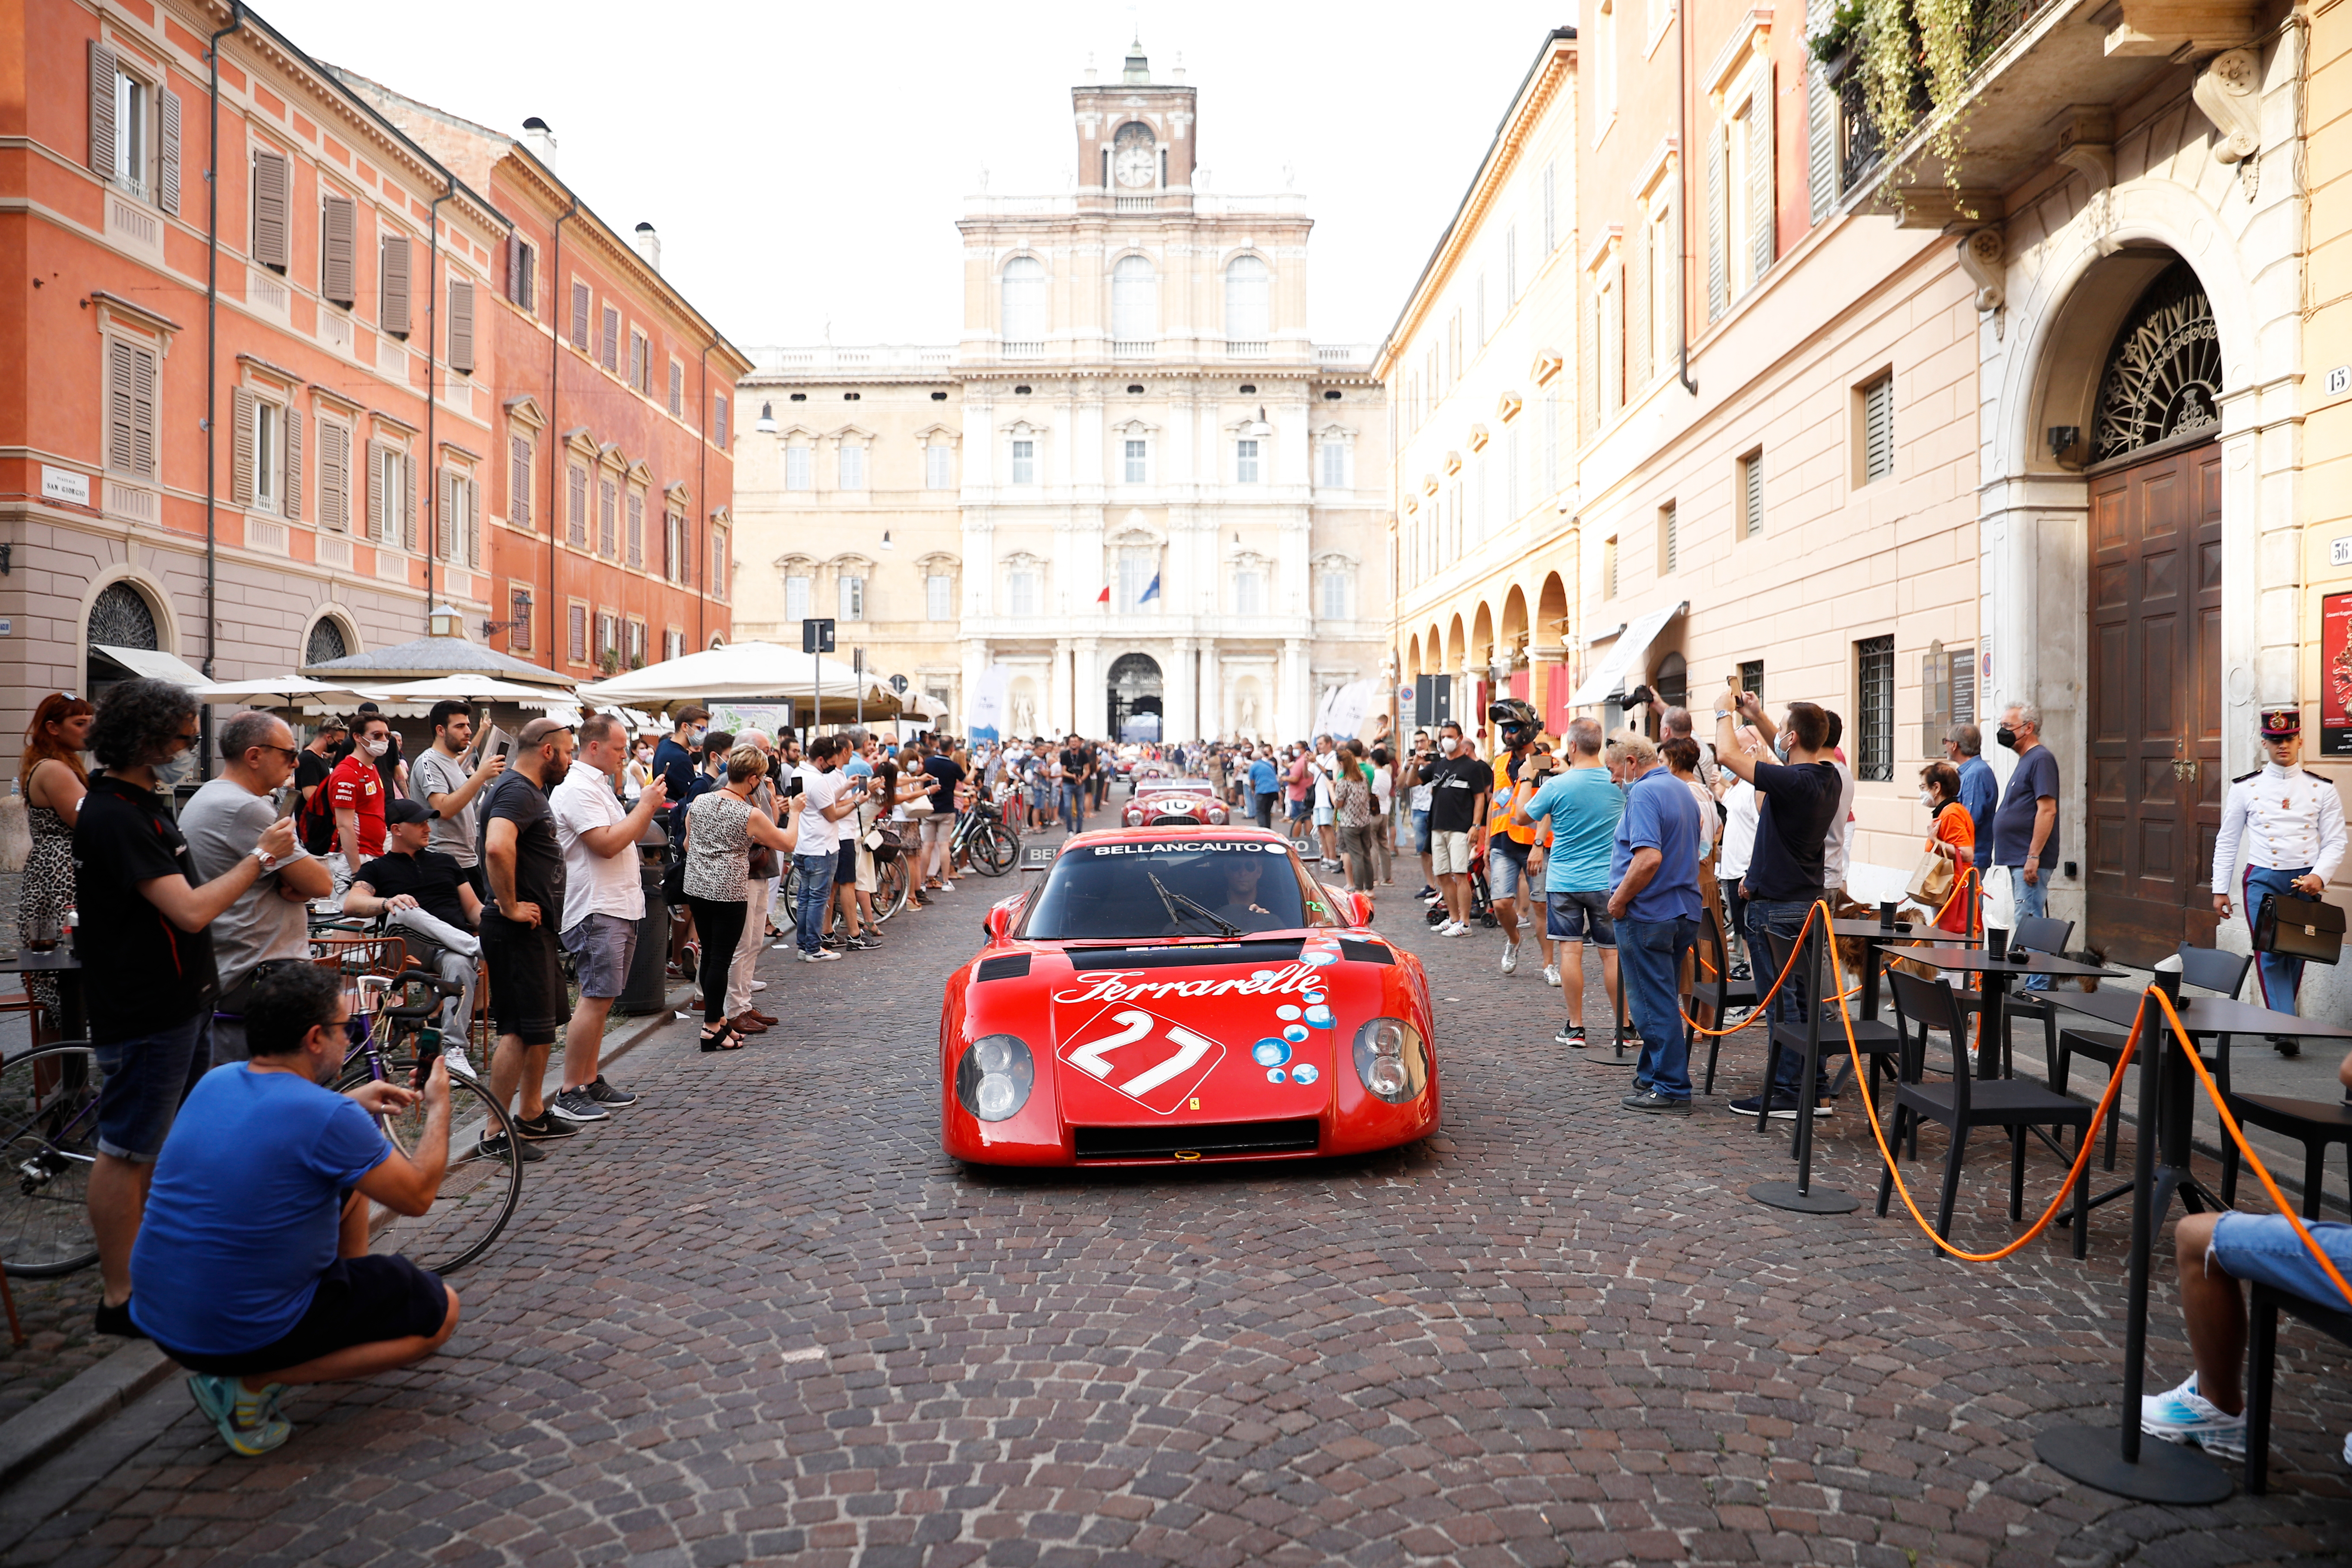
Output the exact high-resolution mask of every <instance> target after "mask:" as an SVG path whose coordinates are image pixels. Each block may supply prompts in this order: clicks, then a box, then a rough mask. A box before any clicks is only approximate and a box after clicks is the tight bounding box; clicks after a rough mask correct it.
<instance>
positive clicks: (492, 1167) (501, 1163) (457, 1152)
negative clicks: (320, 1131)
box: [335, 1057, 522, 1274]
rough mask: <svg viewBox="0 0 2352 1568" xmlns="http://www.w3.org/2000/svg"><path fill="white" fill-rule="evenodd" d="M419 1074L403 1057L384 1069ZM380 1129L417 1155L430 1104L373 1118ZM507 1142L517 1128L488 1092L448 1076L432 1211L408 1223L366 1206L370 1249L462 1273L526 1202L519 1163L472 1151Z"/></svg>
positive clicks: (345, 1082) (403, 1076)
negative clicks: (442, 1152) (443, 1165)
mask: <svg viewBox="0 0 2352 1568" xmlns="http://www.w3.org/2000/svg"><path fill="white" fill-rule="evenodd" d="M415 1069H416V1061H415V1058H412V1057H401V1058H397V1059H394V1060H388V1061H386V1062H385V1063H384V1064H383V1070H384V1076H385V1077H387V1078H388V1079H391V1080H392V1081H393V1082H394V1083H397V1084H403V1085H404V1084H406V1083H407V1082H408V1081H409V1077H410V1075H411V1074H412V1073H414V1072H415ZM368 1079H369V1074H368V1070H367V1068H366V1066H365V1065H364V1064H362V1066H361V1067H360V1068H358V1069H357V1070H356V1071H353V1072H349V1073H346V1074H344V1075H343V1079H342V1081H341V1082H340V1083H338V1084H336V1085H335V1088H336V1089H337V1090H338V1091H348V1090H351V1089H356V1088H358V1087H359V1086H360V1085H362V1084H363V1083H366V1082H367V1081H368ZM376 1125H377V1126H379V1127H381V1128H383V1135H384V1137H385V1138H386V1140H388V1141H389V1142H391V1144H392V1146H393V1147H394V1148H395V1149H397V1150H399V1151H400V1152H402V1153H404V1154H409V1155H412V1156H413V1155H414V1152H415V1149H416V1146H417V1144H418V1143H419V1142H422V1141H423V1139H424V1136H425V1102H424V1101H423V1100H418V1101H417V1102H416V1103H415V1104H414V1105H411V1106H410V1107H409V1108H408V1109H407V1110H400V1111H394V1112H393V1113H392V1114H390V1115H386V1116H380V1117H378V1118H376ZM488 1137H504V1138H506V1139H508V1140H509V1143H508V1147H509V1148H511V1147H513V1142H512V1140H513V1138H514V1126H513V1123H512V1121H510V1120H509V1117H508V1116H507V1113H506V1111H505V1110H503V1109H501V1108H500V1107H499V1103H498V1101H496V1100H492V1099H491V1098H490V1094H489V1091H488V1089H484V1088H483V1087H482V1086H481V1085H479V1084H478V1083H476V1082H474V1081H473V1080H472V1079H466V1078H460V1077H459V1076H457V1074H456V1073H452V1074H450V1075H449V1168H448V1171H447V1173H446V1174H445V1175H443V1176H442V1178H441V1189H440V1191H439V1192H438V1193H437V1194H436V1195H435V1197H434V1199H433V1206H432V1207H431V1208H430V1209H427V1210H426V1211H425V1213H424V1214H422V1215H417V1216H415V1218H410V1217H409V1216H407V1215H395V1214H394V1213H393V1212H392V1211H391V1210H390V1209H387V1208H385V1207H383V1205H378V1204H371V1205H369V1207H368V1237H369V1242H368V1248H369V1250H370V1251H372V1252H396V1253H398V1254H400V1255H401V1256H402V1257H404V1258H408V1259H409V1260H410V1261H412V1262H414V1263H415V1264H416V1265H417V1266H418V1267H419V1268H430V1269H431V1270H433V1271H434V1272H435V1273H436V1274H446V1273H448V1272H449V1271H450V1270H451V1269H453V1268H464V1267H465V1266H466V1265H467V1264H468V1263H471V1262H473V1261H474V1260H475V1259H476V1258H479V1257H481V1256H482V1254H483V1253H485V1252H488V1250H489V1249H490V1244H491V1243H492V1242H494V1241H496V1240H498V1238H499V1232H500V1231H503V1230H504V1229H506V1227H507V1221H509V1219H512V1218H513V1217H514V1212H515V1205H517V1204H519V1203H520V1202H521V1201H522V1163H521V1162H520V1161H519V1160H495V1159H492V1158H490V1157H489V1156H488V1155H485V1154H479V1153H477V1152H475V1149H476V1146H477V1145H478V1143H479V1142H480V1141H481V1140H482V1139H484V1138H488Z"/></svg>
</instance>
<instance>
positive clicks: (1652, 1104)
mask: <svg viewBox="0 0 2352 1568" xmlns="http://www.w3.org/2000/svg"><path fill="white" fill-rule="evenodd" d="M1617 1103H1618V1104H1620V1105H1622V1106H1623V1107H1624V1108H1625V1109H1626V1110H1689V1109H1690V1101H1689V1100H1668V1099H1667V1098H1666V1097H1665V1096H1664V1095H1663V1094H1660V1093H1658V1092H1657V1091H1656V1090H1654V1089H1635V1090H1634V1091H1633V1093H1631V1094H1629V1095H1627V1096H1626V1097H1625V1098H1624V1099H1622V1100H1619V1101H1618V1102H1617Z"/></svg>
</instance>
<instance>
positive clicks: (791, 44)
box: [261, 0, 1575, 348]
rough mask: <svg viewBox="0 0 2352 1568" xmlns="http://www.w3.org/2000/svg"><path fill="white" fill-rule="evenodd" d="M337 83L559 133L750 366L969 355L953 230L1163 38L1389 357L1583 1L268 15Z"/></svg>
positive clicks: (1031, 170) (1039, 161)
mask: <svg viewBox="0 0 2352 1568" xmlns="http://www.w3.org/2000/svg"><path fill="white" fill-rule="evenodd" d="M262 7H263V8H262V13H261V14H262V15H263V16H266V17H268V20H269V21H270V22H271V23H272V24H273V25H274V26H277V27H278V28H279V29H280V30H281V31H283V32H284V33H285V34H286V35H287V37H290V38H291V39H293V40H294V42H295V43H296V44H297V45H299V47H302V48H303V49H305V50H306V51H308V52H309V53H310V55H311V57H312V58H317V59H321V60H325V61H328V62H330V63H332V64H335V65H339V66H343V67H347V68H350V69H352V70H356V71H358V72H360V73H361V74H362V75H364V76H370V77H373V78H375V79H377V80H379V81H383V82H384V83H386V84H387V85H389V86H390V87H392V88H393V89H394V90H395V91H399V92H402V93H404V94H406V95H408V96H410V97H412V98H416V99H421V100H424V101H425V102H427V103H431V104H434V105H436V106H437V107H439V108H442V109H446V110H449V111H450V112H452V113H455V114H459V115H462V116H464V117H466V118H467V119H470V120H474V121H478V122H480V123H482V124H485V125H489V126H494V127H496V128H498V129H500V130H504V131H509V132H520V129H521V126H522V121H524V120H525V119H526V118H527V117H529V116H530V115H534V114H535V115H538V116H539V117H540V118H541V119H543V120H545V121H547V122H548V124H549V125H550V126H551V128H552V129H553V131H554V132H555V136H556V139H557V141H558V142H559V143H560V145H561V152H560V153H559V154H558V164H559V171H560V173H562V175H563V177H564V179H565V181H566V182H567V183H568V184H571V185H572V187H573V188H574V189H576V190H578V191H579V192H580V194H581V195H582V196H583V198H584V199H585V200H586V201H587V202H588V203H589V204H590V205H593V207H594V208H595V209H596V211H597V212H598V214H599V215H600V216H603V217H604V220H605V221H606V222H608V223H610V224H611V225H613V226H614V227H615V228H617V229H619V230H621V231H622V232H623V233H626V232H628V231H629V230H631V229H633V228H635V226H636V225H637V224H639V223H641V222H649V223H651V224H653V225H654V226H655V227H656V228H657V229H659V230H660V232H661V237H662V263H663V269H664V270H665V271H666V272H667V274H668V276H669V277H670V279H672V280H673V281H674V282H676V283H677V286H678V287H679V288H680V289H682V290H683V291H684V292H685V293H686V295H687V297H688V299H690V300H693V301H694V303H695V305H696V306H697V307H698V309H700V310H702V311H703V312H704V314H705V315H707V316H709V319H710V320H711V321H713V322H715V323H716V324H717V325H718V326H719V330H720V331H724V332H726V333H727V334H728V335H729V336H730V338H732V339H733V340H734V341H735V342H737V343H738V344H740V345H741V346H743V347H746V348H749V347H753V346H756V345H761V344H770V343H813V342H819V341H822V340H823V339H824V335H825V332H826V330H827V324H828V322H830V326H831V333H832V340H833V341H834V342H839V343H877V342H895V343H906V342H938V343H948V342H954V341H955V339H956V336H957V333H958V331H959V329H960V327H961V314H962V305H961V258H960V256H959V245H960V237H959V236H958V235H957V233H956V228H955V222H956V219H957V217H958V216H960V215H961V212H962V209H963V201H964V197H965V196H966V195H970V194H971V193H972V192H973V191H975V190H977V189H978V188H979V177H980V171H981V170H982V168H983V167H984V168H986V169H987V170H988V173H989V185H988V188H989V190H990V191H991V193H992V194H996V195H1006V194H1046V193H1053V192H1058V191H1061V190H1063V189H1065V188H1066V183H1067V181H1068V179H1069V178H1070V176H1071V172H1072V171H1073V170H1074V169H1075V166H1076V140H1075V135H1074V132H1073V131H1072V129H1071V121H1070V97H1069V89H1070V88H1071V87H1072V86H1074V85H1076V84H1077V83H1078V82H1079V81H1081V80H1082V79H1083V72H1084V68H1085V66H1086V63H1087V55H1088V53H1089V52H1091V53H1092V54H1093V56H1094V58H1095V65H1096V67H1097V71H1098V73H1099V79H1103V80H1111V79H1116V78H1117V76H1118V68H1119V62H1120V59H1121V58H1122V57H1123V56H1124V54H1125V53H1126V46H1127V42H1128V39H1129V35H1130V28H1131V26H1133V25H1134V24H1135V23H1138V22H1139V24H1140V26H1141V30H1142V35H1143V45H1144V49H1145V52H1146V53H1147V54H1149V55H1150V58H1151V70H1152V76H1153V78H1154V79H1156V80H1165V79H1168V73H1169V71H1170V69H1171V68H1172V67H1173V66H1174V65H1175V64H1176V57H1177V56H1178V55H1179V54H1180V53H1181V55H1182V56H1183V66H1184V79H1185V81H1186V82H1187V83H1189V84H1190V85H1192V86H1193V87H1195V88H1197V89H1199V91H1200V111H1201V125H1200V137H1201V152H1200V160H1201V163H1202V165H1203V166H1204V167H1206V168H1207V169H1208V170H1209V171H1210V174H1211V183H1212V188H1213V190H1216V191H1219V192H1223V193H1226V194H1232V195H1240V194H1244V193H1250V192H1263V191H1278V190H1281V189H1282V188H1283V181H1284V168H1285V165H1289V166H1290V167H1291V168H1292V169H1293V170H1294V171H1295V175H1296V181H1297V189H1298V190H1299V191H1301V192H1303V193H1305V194H1306V195H1307V202H1308V208H1309V211H1310V213H1311V214H1312V216H1314V218H1315V219H1316V224H1315V230H1314V237H1313V239H1312V241H1311V247H1312V248H1311V251H1310V262H1309V265H1310V267H1311V268H1312V271H1311V273H1310V276H1309V285H1308V287H1309V301H1310V302H1309V307H1308V315H1309V321H1308V325H1309V327H1310V329H1311V330H1312V331H1313V332H1314V334H1315V336H1316V337H1317V338H1318V340H1320V341H1322V342H1378V341H1379V340H1380V339H1381V337H1382V336H1383V335H1385V334H1386V332H1387V331H1388V328H1389V325H1390V323H1391V321H1394V320H1395V319H1396V313H1397V311H1398V310H1400V309H1401V308H1402V305H1403V300H1404V293H1405V290H1406V289H1409V288H1411V287H1412V281H1413V279H1415V278H1416V277H1418V276H1419V275H1420V272H1421V267H1422V263H1423V261H1424V260H1426V259H1427V258H1428V255H1429V252H1430V249H1431V247H1433V245H1434V244H1435V243H1436V240H1437V237H1438V235H1439V234H1440V233H1441V232H1442V231H1443V229H1444V225H1445V223H1446V221H1447V220H1448V219H1449V218H1450V217H1451V216H1453V214H1454V206H1455V205H1456V204H1457V203H1458V202H1459V201H1460V200H1461V197H1462V193H1463V191H1464V190H1465V188H1466V187H1467V185H1468V184H1469V182H1470V178H1471V176H1472V174H1474V173H1475V171H1476V168H1477V162H1478V160H1479V159H1480V158H1481V157H1483V156H1484V155H1485V153H1486V147H1487V144H1488V142H1490V141H1491V140H1492V139H1493V136H1494V132H1495V127H1496V123H1497V121H1500V119H1501V118H1502V115H1503V111H1504V110H1505V109H1506V108H1507V105H1508V101H1509V98H1510V95H1511V93H1512V92H1513V91H1514V90H1516V89H1517V87H1518V84H1519V81H1520V79H1521V78H1523V77H1524V76H1525V75H1526V72H1527V68H1528V64H1529V62H1530V61H1532V60H1533V59H1534V58H1535V55H1536V50H1537V48H1538V47H1539V45H1540V44H1541V42H1542V40H1543V37H1544V35H1545V33H1546V32H1547V31H1548V30H1549V28H1550V27H1552V26H1555V25H1557V24H1561V23H1567V22H1572V21H1573V20H1574V19H1575V8H1574V0H1540V3H1539V0H1482V3H1479V4H1474V5H1461V4H1456V5H1427V4H1421V5H1405V4H1400V3H1398V0H1377V3H1373V4H1366V5H1356V6H1352V7H1348V6H1335V5H1328V4H1325V5H1307V4H1301V3H1298V0H1257V3H1255V4H1248V5H1236V4H1195V5H1172V4H1169V3H1167V0H1139V4H1135V5H1129V4H1127V3H1125V0H1101V3H1097V4H1082V3H1077V0H1034V3H1033V4H1029V5H1022V6H1019V7H1008V6H1004V5H969V4H965V5H944V4H935V3H929V0H909V3H903V4H898V5H873V4H836V5H822V6H819V5H807V4H805V3H803V0H786V3H785V4H782V5H749V4H743V3H741V0H668V3H667V4H658V5H642V4H640V5H617V4H612V3H610V0H568V3H567V4H565V5H562V6H559V7H555V8H552V9H551V8H549V7H547V6H542V5H518V4H511V3H505V4H501V3H495V0H494V3H492V4H487V5H486V4H483V3H482V0H408V4H407V5H404V7H403V8H402V10H401V24H402V25H401V26H397V27H391V28H387V27H385V26H383V16H384V13H383V9H382V8H381V7H379V6H368V5H352V4H351V0H262Z"/></svg>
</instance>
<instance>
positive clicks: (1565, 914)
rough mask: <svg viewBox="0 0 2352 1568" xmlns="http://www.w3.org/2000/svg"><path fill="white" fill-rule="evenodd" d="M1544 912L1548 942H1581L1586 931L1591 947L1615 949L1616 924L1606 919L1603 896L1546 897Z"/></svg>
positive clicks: (1564, 894) (1607, 904)
mask: <svg viewBox="0 0 2352 1568" xmlns="http://www.w3.org/2000/svg"><path fill="white" fill-rule="evenodd" d="M1544 908H1545V914H1544V934H1545V935H1546V936H1548V937H1549V938H1551V939H1552V941H1554V942H1582V941H1583V940H1584V939H1585V932H1586V931H1588V930H1590V931H1591V934H1592V945H1593V946H1595V947H1606V948H1613V947H1615V946H1616V945H1617V922H1616V921H1613V920H1611V919H1610V918H1609V895H1608V894H1607V893H1605V892H1600V891H1594V892H1590V893H1547V894H1545V895H1544Z"/></svg>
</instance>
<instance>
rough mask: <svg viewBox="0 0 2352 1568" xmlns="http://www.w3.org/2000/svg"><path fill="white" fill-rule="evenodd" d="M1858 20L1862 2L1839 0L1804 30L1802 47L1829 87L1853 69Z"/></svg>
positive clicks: (1861, 13)
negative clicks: (1816, 63) (1803, 44)
mask: <svg viewBox="0 0 2352 1568" xmlns="http://www.w3.org/2000/svg"><path fill="white" fill-rule="evenodd" d="M1862 17H1863V0H1841V3H1840V4H1838V5H1833V6H1832V7H1831V8H1830V9H1829V10H1827V11H1824V12H1823V13H1822V16H1821V17H1820V19H1819V20H1818V21H1816V22H1814V23H1812V24H1811V25H1810V26H1807V27H1806V29H1805V47H1806V49H1807V50H1808V51H1809V52H1810V53H1811V55H1812V57H1813V58H1814V59H1815V60H1816V61H1817V62H1819V64H1820V65H1821V68H1822V81H1823V82H1825V83H1827V84H1828V85H1829V86H1831V87H1835V86H1837V85H1838V83H1840V82H1842V81H1843V80H1844V79H1846V76H1847V74H1848V73H1849V72H1851V71H1852V70H1853V65H1854V46H1855V44H1856V42H1857V39H1856V37H1855V34H1857V33H1858V32H1860V31H1861V29H1862Z"/></svg>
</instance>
